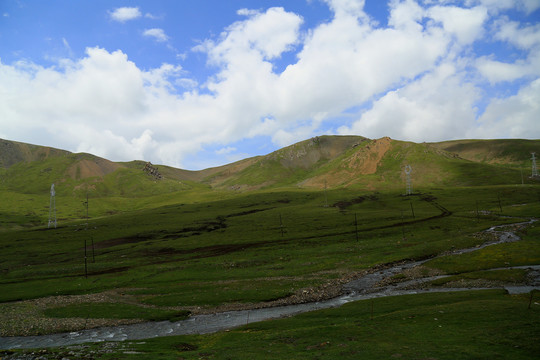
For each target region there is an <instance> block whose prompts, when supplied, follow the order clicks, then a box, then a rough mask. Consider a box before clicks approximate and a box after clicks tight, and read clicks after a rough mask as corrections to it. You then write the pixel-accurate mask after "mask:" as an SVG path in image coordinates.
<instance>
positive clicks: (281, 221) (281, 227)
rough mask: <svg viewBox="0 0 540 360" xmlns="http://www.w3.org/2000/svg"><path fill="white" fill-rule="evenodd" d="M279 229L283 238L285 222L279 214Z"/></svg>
mask: <svg viewBox="0 0 540 360" xmlns="http://www.w3.org/2000/svg"><path fill="white" fill-rule="evenodd" d="M279 228H280V229H281V237H283V220H282V219H281V214H279Z"/></svg>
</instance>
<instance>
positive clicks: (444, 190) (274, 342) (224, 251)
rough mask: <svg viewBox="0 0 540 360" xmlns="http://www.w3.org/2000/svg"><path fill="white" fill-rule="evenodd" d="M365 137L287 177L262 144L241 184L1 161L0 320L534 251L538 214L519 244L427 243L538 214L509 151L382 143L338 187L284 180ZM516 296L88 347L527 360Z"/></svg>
mask: <svg viewBox="0 0 540 360" xmlns="http://www.w3.org/2000/svg"><path fill="white" fill-rule="evenodd" d="M368 146H378V145H377V144H373V143H370V142H368V141H365V142H363V143H362V144H360V145H359V146H357V147H355V148H354V149H350V150H347V151H345V152H344V153H343V155H342V156H337V157H333V158H330V157H328V158H324V157H322V158H320V159H317V158H316V157H315V158H313V159H311V160H313V164H316V166H315V167H308V168H306V169H296V170H290V174H289V175H290V176H285V175H286V173H287V171H288V170H286V169H284V168H283V167H282V166H281V165H280V163H279V162H278V161H277V160H276V159H272V158H268V159H267V164H266V165H265V166H267V167H268V169H267V170H268V171H269V174H270V173H272V172H276V174H278V176H277V178H279V179H282V180H280V181H281V182H279V184H278V185H279V187H277V186H268V187H266V188H265V187H264V186H263V187H262V188H263V189H259V190H258V191H248V192H238V191H231V190H230V189H228V190H227V189H226V188H221V190H217V189H215V188H211V187H210V186H209V184H208V183H204V182H196V181H192V180H178V179H174V178H167V179H165V180H163V181H153V180H151V179H149V178H148V177H147V176H146V174H144V173H141V171H140V169H139V168H138V167H137V166H138V164H125V165H124V166H122V167H121V168H119V169H117V170H115V171H113V172H110V173H107V174H104V175H103V176H101V177H96V178H92V177H84V176H83V173H84V171H83V170H81V174H80V176H77V170H76V168H73V169H74V170H73V171H74V173H73V174H74V176H73V177H65V173H66V169H71V168H72V166H73V164H74V163H73V158H72V157H70V156H71V155H69V154H68V155H65V156H62V157H59V158H53V159H50V160H48V161H47V162H46V163H41V164H28V163H26V164H25V163H21V164H16V165H13V166H12V167H10V168H9V169H0V180H1V182H0V183H1V184H0V196H1V197H2V202H1V203H0V228H1V231H0V322H1V323H2V326H1V327H0V335H1V336H6V335H36V334H46V333H50V332H58V331H72V330H76V329H81V328H83V327H85V326H87V325H88V324H90V325H91V326H93V325H92V324H119V323H129V322H133V321H146V320H160V319H178V318H180V317H182V316H186V314H188V313H193V314H196V313H206V312H213V311H221V310H227V309H249V308H254V307H260V306H274V305H279V304H288V303H294V302H303V301H317V300H320V299H323V298H329V297H332V296H336V295H338V294H339V293H340V289H341V285H342V284H343V283H345V282H346V281H348V280H350V279H353V278H354V277H356V276H358V275H359V274H362V273H364V272H367V271H371V270H372V269H374V268H377V267H384V266H386V265H387V264H393V263H396V262H400V261H410V260H420V259H432V260H430V261H428V262H427V263H425V264H424V266H423V270H425V271H426V274H427V273H431V272H436V273H438V274H450V275H452V277H450V278H446V279H445V280H439V281H435V282H433V283H431V284H430V286H434V287H441V286H446V287H451V286H453V284H463V283H465V284H478V283H481V284H484V285H485V284H488V285H490V284H491V285H493V286H500V285H501V284H523V283H526V282H527V279H528V270H526V269H507V270H504V269H503V270H497V271H491V270H490V269H494V268H507V267H513V266H522V265H537V264H540V255H539V254H540V241H539V240H538V239H539V236H540V226H539V225H538V224H537V223H534V224H532V225H530V226H527V227H523V228H519V229H516V231H517V232H518V234H519V235H520V236H521V238H522V240H521V241H519V242H515V243H507V244H499V245H494V246H490V247H487V248H484V249H481V250H478V251H475V252H472V253H467V254H461V255H448V256H439V255H441V254H445V253H447V252H449V251H453V250H455V249H460V248H470V247H475V246H477V245H480V244H482V243H484V242H485V241H487V240H489V239H487V238H486V236H485V235H480V234H481V233H482V232H483V231H484V230H486V229H488V228H490V227H491V226H494V225H500V224H512V223H518V222H521V221H524V220H526V219H529V218H531V217H538V216H539V214H540V186H539V185H537V184H532V183H530V184H527V183H526V184H525V185H521V184H518V182H519V178H520V170H519V168H518V167H516V165H515V164H514V165H512V166H503V165H500V164H496V165H492V164H491V165H490V164H475V163H472V162H468V161H463V160H462V159H461V160H460V159H455V158H452V157H451V156H448V154H446V153H439V152H438V151H442V150H436V149H430V150H429V151H427V150H426V148H425V147H422V146H419V145H418V144H410V143H397V144H393V146H392V148H389V149H385V150H384V151H385V154H386V155H385V157H384V158H382V159H381V160H380V162H379V163H378V164H377V168H376V172H374V173H372V174H367V175H364V176H363V177H359V180H358V181H352V182H351V181H349V180H347V186H346V187H334V188H332V189H328V190H327V191H324V190H321V189H320V188H315V187H306V188H299V187H298V186H297V184H298V182H302V181H305V180H306V179H307V178H310V179H319V180H320V179H323V177H324V176H326V175H325V174H333V175H332V176H339V174H342V171H344V170H343V169H345V168H346V167H347V166H346V164H347V162H348V161H350V157H351V156H352V155H353V154H354V153H355V152H357V151H368ZM297 147H298V146H297ZM299 147H300V148H301V146H300V145H299ZM291 149H296V148H294V147H293V148H291ZM374 149H375V148H373V147H372V148H371V150H370V151H373V153H374V154H375V153H376V154H379V153H381V152H380V151H379V150H380V149H379V150H377V151H379V152H377V151H375V150H376V149H375V150H374ZM297 150H298V149H296V150H295V151H297ZM300 150H302V148H301V149H300ZM300 150H298V151H300ZM302 151H303V150H302ZM287 154H288V153H286V152H285V155H287ZM277 155H279V154H277ZM285 157H286V156H285ZM51 161H53V162H58V163H57V164H56V163H55V165H54V166H51V164H52V163H51ZM404 161H410V162H411V163H412V164H413V168H414V169H415V171H416V172H415V176H417V177H421V176H422V177H424V179H423V181H417V182H415V183H413V184H414V185H413V186H414V189H415V193H414V194H413V195H412V196H403V195H402V191H403V189H402V188H403V179H401V178H400V175H399V172H396V168H399V167H400V166H401V165H402V164H403V162H404ZM428 163H429V164H430V166H431V168H432V169H437V170H436V171H432V172H431V175H430V172H429V171H428V170H429V169H428V167H427V165H426V166H421V165H420V164H428ZM414 164H416V165H414ZM360 165H361V166H364V165H365V164H363V163H362V164H360ZM360 165H359V166H360ZM257 166H259V167H260V166H262V165H257ZM49 169H50V170H49ZM58 169H63V170H58ZM254 169H255V168H253V167H251V166H248V167H246V168H245V169H244V170H241V171H240V172H239V173H238V174H237V175H235V176H237V178H241V179H243V180H242V181H243V182H244V183H245V184H251V185H258V184H260V183H261V181H263V180H264V178H265V176H262V177H260V178H258V177H257V176H260V174H259V173H257V172H256V171H255V170H254ZM70 171H71V170H70ZM166 171H170V172H171V174H172V172H174V170H170V169H166ZM265 171H266V170H265ZM17 174H26V175H24V176H22V175H21V176H19V175H17ZM213 174H214V175H212V176H221V175H219V172H214V173H213ZM216 174H217V175H216ZM283 174H285V175H283ZM15 175H17V176H19V177H17V176H15ZM424 175H425V176H424ZM328 177H329V179H330V178H331V176H330V175H328ZM58 179H64V180H63V182H59V183H58V184H59V185H58V192H57V199H56V203H57V215H58V227H57V228H51V229H48V228H47V219H48V210H49V207H48V205H49V197H48V186H50V185H47V186H45V185H43V184H49V183H50V182H53V181H57V180H58ZM230 179H234V177H231V178H230ZM319 180H317V181H319ZM212 181H213V180H212ZM231 181H232V180H231ZM276 181H277V180H276ZM313 181H315V180H313ZM36 183H39V184H41V185H39V186H37V187H36V185H34V184H36ZM223 184H225V185H226V186H231V184H233V182H230V183H228V182H227V181H224V182H223ZM373 184H376V186H373ZM416 185H418V186H416ZM87 191H88V193H89V196H90V198H89V219H88V220H86V219H85V217H86V207H85V206H84V204H83V202H84V201H85V200H86V197H85V195H86V192H87ZM36 204H41V205H40V206H38V207H36ZM435 257H437V258H435ZM528 300H529V297H528V295H527V296H526V295H523V296H510V295H506V294H504V293H503V292H502V291H499V290H494V291H487V292H467V293H460V294H427V295H418V296H407V297H397V298H388V299H377V300H374V301H373V302H358V303H354V304H349V305H347V306H344V307H343V308H340V309H331V310H324V311H320V312H314V313H310V314H304V315H301V316H298V317H294V318H291V319H285V320H279V321H268V322H264V323H260V324H251V325H249V326H247V327H244V328H240V329H237V330H232V331H230V332H224V333H218V334H213V335H204V336H185V337H171V338H163V339H156V340H151V341H150V340H149V341H145V342H144V343H143V344H137V343H130V344H126V345H125V346H119V345H115V346H113V347H114V348H115V349H117V350H115V351H114V353H113V354H109V355H107V354H106V353H100V352H99V351H98V350H96V351H97V353H95V354H94V355H92V356H93V357H94V358H131V355H129V354H124V353H123V351H124V350H125V351H127V352H129V351H136V352H139V354H135V355H133V356H136V357H137V358H174V359H176V358H284V357H294V358H302V356H303V358H310V359H311V358H336V357H337V358H358V357H362V358H364V357H365V358H381V357H383V358H384V357H386V358H388V357H392V356H394V357H403V358H417V359H421V358H437V359H447V358H448V359H450V358H452V359H455V358H487V357H490V358H497V357H499V358H518V359H519V358H528V356H530V354H532V353H534V351H537V350H538V345H537V344H538V343H539V342H538V340H539V337H540V335H539V332H540V330H539V328H540V325H539V313H538V306H537V305H535V306H532V308H531V309H528V308H527V304H528ZM371 304H373V309H374V310H373V316H372V315H371V310H370V307H371ZM533 305H534V302H533ZM502 309H508V311H506V310H505V311H503V310H502ZM437 314H439V315H437ZM435 317H436V318H437V319H442V318H444V320H445V323H444V324H441V323H440V322H438V321H439V320H433V318H435ZM92 320H95V322H94V323H92ZM98 320H99V321H98ZM435 324H436V325H437V326H435ZM439 325H441V326H443V327H442V328H439V327H438V326H439ZM96 326H97V325H96ZM496 329H497V330H496ZM497 331H499V332H498V333H497ZM511 344H515V346H517V347H516V348H514V347H513V346H514V345H511ZM98 348H99V346H97V345H95V346H93V347H92V346H90V347H88V348H86V349H87V350H88V351H94V350H92V349H98ZM58 351H59V352H60V353H61V352H62V351H64V350H58ZM140 353H142V354H140ZM98 354H101V355H98ZM0 356H1V355H0Z"/></svg>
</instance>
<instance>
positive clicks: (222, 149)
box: [216, 146, 236, 155]
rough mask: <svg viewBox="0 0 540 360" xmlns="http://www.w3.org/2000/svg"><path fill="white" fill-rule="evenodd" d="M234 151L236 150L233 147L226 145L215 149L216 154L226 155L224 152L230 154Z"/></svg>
mask: <svg viewBox="0 0 540 360" xmlns="http://www.w3.org/2000/svg"><path fill="white" fill-rule="evenodd" d="M235 151H236V148H235V147H231V146H227V147H224V148H221V149H219V150H216V154H218V155H226V154H230V153H232V152H235Z"/></svg>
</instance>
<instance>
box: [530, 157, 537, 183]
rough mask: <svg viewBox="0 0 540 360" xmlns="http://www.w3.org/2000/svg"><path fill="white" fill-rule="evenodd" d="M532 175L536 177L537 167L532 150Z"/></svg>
mask: <svg viewBox="0 0 540 360" xmlns="http://www.w3.org/2000/svg"><path fill="white" fill-rule="evenodd" d="M531 155H532V177H538V168H537V167H536V157H535V155H536V153H535V152H532V153H531Z"/></svg>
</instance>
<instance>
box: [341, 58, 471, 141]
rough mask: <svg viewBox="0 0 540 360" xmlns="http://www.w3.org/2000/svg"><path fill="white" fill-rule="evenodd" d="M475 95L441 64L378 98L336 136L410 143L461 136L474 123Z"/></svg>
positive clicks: (450, 67) (448, 66)
mask: <svg viewBox="0 0 540 360" xmlns="http://www.w3.org/2000/svg"><path fill="white" fill-rule="evenodd" d="M427 89H429V91H427ZM479 95H480V94H479V91H478V89H476V88H475V86H474V85H472V84H470V83H467V82H466V81H464V74H463V73H461V72H458V71H457V69H456V68H455V66H454V65H451V64H442V65H440V66H439V67H437V68H436V69H435V70H434V71H432V72H429V73H427V74H426V75H424V76H423V77H421V78H419V79H418V80H417V81H414V82H411V83H409V84H407V85H406V86H404V87H402V88H400V89H398V90H394V91H390V92H388V93H387V94H385V95H384V96H382V97H381V98H380V99H378V100H377V101H375V102H374V104H373V106H372V108H371V109H369V110H368V111H366V112H365V113H363V114H362V116H361V117H360V119H358V120H357V121H355V122H354V123H353V125H352V126H350V127H341V128H340V129H339V133H340V134H364V135H365V136H368V137H372V138H379V137H383V136H390V137H393V138H397V139H406V140H413V141H440V140H448V139H451V138H456V137H463V136H464V135H465V132H466V129H468V128H469V127H470V126H471V125H472V124H474V121H475V108H474V104H475V101H476V100H478V98H479Z"/></svg>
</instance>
